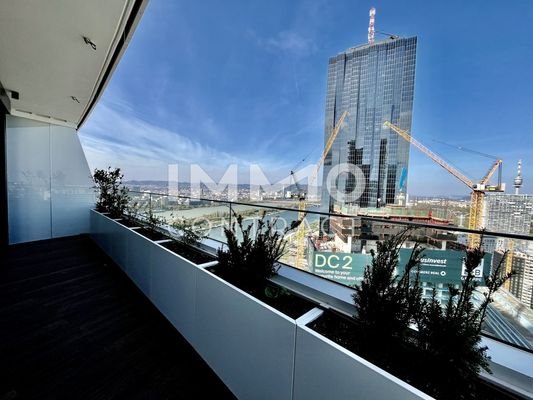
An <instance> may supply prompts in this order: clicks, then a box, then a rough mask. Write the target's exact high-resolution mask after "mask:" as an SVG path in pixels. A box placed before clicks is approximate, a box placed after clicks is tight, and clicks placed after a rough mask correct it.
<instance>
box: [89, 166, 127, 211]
mask: <svg viewBox="0 0 533 400" xmlns="http://www.w3.org/2000/svg"><path fill="white" fill-rule="evenodd" d="M123 177H124V175H123V174H122V173H121V172H120V168H115V169H111V167H108V168H107V170H105V169H95V170H94V175H93V180H94V183H95V186H94V189H95V191H96V193H97V196H98V197H97V199H96V210H97V211H100V212H108V213H109V214H110V215H111V216H112V217H115V218H117V217H120V216H122V215H123V214H124V211H125V210H126V207H127V205H128V202H129V194H128V189H127V188H126V187H125V186H124V185H122V178H123Z"/></svg>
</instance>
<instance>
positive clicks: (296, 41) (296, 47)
mask: <svg viewBox="0 0 533 400" xmlns="http://www.w3.org/2000/svg"><path fill="white" fill-rule="evenodd" d="M256 40H257V42H258V43H259V45H260V46H262V47H264V48H266V49H268V50H282V51H288V52H291V53H294V54H297V55H306V54H312V53H314V52H315V51H316V49H317V47H316V45H315V42H314V41H313V40H312V39H311V38H309V37H305V36H303V35H302V34H301V33H299V32H296V31H281V32H279V33H278V34H277V35H276V36H274V37H269V38H266V39H262V38H258V37H256Z"/></svg>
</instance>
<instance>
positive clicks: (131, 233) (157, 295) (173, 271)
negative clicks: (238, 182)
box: [91, 210, 216, 343]
mask: <svg viewBox="0 0 533 400" xmlns="http://www.w3.org/2000/svg"><path fill="white" fill-rule="evenodd" d="M91 236H92V237H93V239H94V240H95V242H96V243H97V244H98V245H99V246H100V247H101V248H102V249H103V250H104V251H105V252H106V253H107V254H108V255H109V256H110V257H111V258H112V259H113V261H115V262H116V263H117V264H118V265H119V266H120V267H121V268H122V270H123V271H124V272H125V273H126V274H127V275H128V276H129V278H130V279H131V280H132V281H133V282H134V283H135V284H136V285H137V286H138V287H139V289H140V290H141V291H142V292H143V293H144V294H145V295H146V296H147V297H148V298H149V299H150V300H151V301H152V303H154V305H155V306H156V307H157V308H158V309H159V311H161V313H162V314H163V315H164V316H165V317H166V318H167V319H168V320H169V321H170V322H171V323H172V325H173V326H174V327H175V328H176V329H177V330H178V331H179V332H180V333H181V334H182V335H183V336H184V337H185V338H186V339H187V340H188V341H189V342H191V343H192V342H193V341H194V335H193V332H194V311H195V309H196V306H195V303H196V300H195V299H196V270H197V268H198V266H197V265H196V264H194V263H193V262H191V261H189V260H187V259H186V258H184V257H181V256H180V255H178V254H176V253H173V252H172V251H170V250H168V249H166V248H164V247H163V246H161V245H159V244H157V243H156V242H153V241H152V240H150V239H148V238H146V237H144V236H143V235H140V234H138V233H137V232H135V230H134V229H131V228H128V227H126V226H124V225H122V224H121V223H119V222H118V221H115V220H112V219H111V218H109V217H108V216H106V215H104V214H102V213H99V212H97V211H94V210H92V211H91ZM215 263H216V262H215ZM213 264H214V263H213V262H210V263H206V264H203V265H205V266H210V265H213Z"/></svg>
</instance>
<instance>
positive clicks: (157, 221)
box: [136, 207, 169, 241]
mask: <svg viewBox="0 0 533 400" xmlns="http://www.w3.org/2000/svg"><path fill="white" fill-rule="evenodd" d="M138 219H139V221H140V222H141V225H142V227H141V228H140V229H137V230H136V232H138V233H139V234H141V235H143V236H145V237H147V238H148V239H151V240H153V241H159V240H167V239H169V237H168V235H165V234H164V233H163V232H162V228H163V227H164V226H165V225H166V220H165V218H163V217H161V216H158V215H156V214H155V213H154V212H153V211H152V208H151V207H150V208H148V214H145V215H143V216H142V217H138Z"/></svg>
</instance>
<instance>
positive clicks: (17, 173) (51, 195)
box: [6, 115, 94, 244]
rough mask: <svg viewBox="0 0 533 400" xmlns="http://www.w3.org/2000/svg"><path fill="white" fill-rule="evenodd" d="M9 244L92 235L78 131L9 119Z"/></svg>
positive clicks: (87, 180) (88, 189)
mask: <svg viewBox="0 0 533 400" xmlns="http://www.w3.org/2000/svg"><path fill="white" fill-rule="evenodd" d="M6 125H7V129H6V153H7V154H6V164H7V186H8V218H9V243H10V244H13V243H21V242H29V241H33V240H42V239H49V238H53V237H60V236H68V235H75V234H79V233H87V232H89V209H90V208H91V207H93V206H94V192H93V189H92V186H93V183H92V180H91V178H90V176H91V172H90V170H89V166H88V164H87V160H86V159H85V154H84V153H83V149H82V148H81V144H80V141H79V138H78V134H77V132H76V130H75V129H72V128H66V127H62V126H57V125H53V124H47V123H43V122H37V121H32V120H28V119H25V118H20V117H14V116H10V115H8V116H7V121H6Z"/></svg>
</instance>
